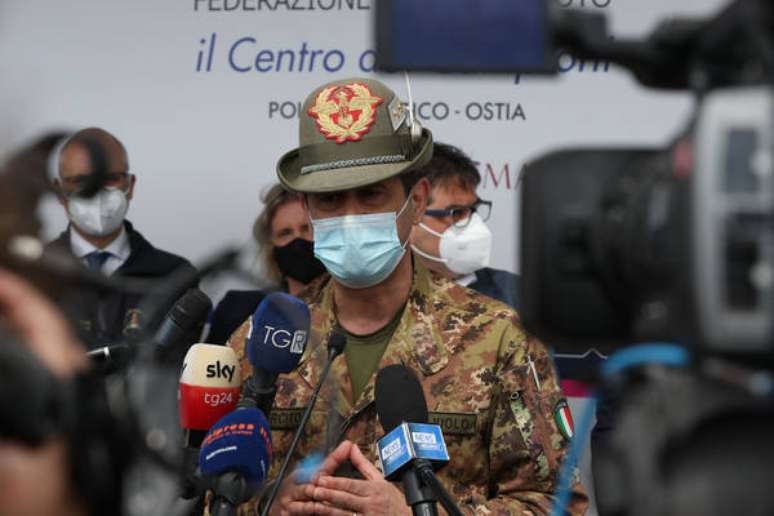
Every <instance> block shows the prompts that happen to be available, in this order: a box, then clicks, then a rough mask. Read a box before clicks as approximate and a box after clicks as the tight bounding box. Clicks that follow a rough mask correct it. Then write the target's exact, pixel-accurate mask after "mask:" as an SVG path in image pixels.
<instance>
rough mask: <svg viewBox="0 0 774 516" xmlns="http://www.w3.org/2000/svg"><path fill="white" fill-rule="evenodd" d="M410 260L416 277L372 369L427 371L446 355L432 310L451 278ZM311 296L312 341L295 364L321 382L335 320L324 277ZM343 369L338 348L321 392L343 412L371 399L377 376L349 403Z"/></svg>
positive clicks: (348, 413) (330, 292)
mask: <svg viewBox="0 0 774 516" xmlns="http://www.w3.org/2000/svg"><path fill="white" fill-rule="evenodd" d="M413 264H414V278H413V283H412V287H411V291H410V292H409V296H408V299H407V301H406V305H405V306H404V308H403V314H402V316H401V318H400V322H398V326H397V327H396V328H395V332H394V333H393V335H392V338H391V339H390V342H389V344H388V345H387V349H386V350H385V352H384V355H383V356H382V359H381V361H380V362H379V366H378V367H377V369H376V370H377V371H378V370H380V369H382V368H383V367H386V366H388V365H392V364H404V365H407V366H408V367H410V368H412V369H416V370H419V371H421V372H422V374H424V375H425V376H429V375H432V374H435V373H437V372H439V371H440V370H442V369H443V368H444V367H445V366H446V364H447V363H448V361H449V358H448V352H447V350H446V347H445V345H444V344H443V339H442V336H441V328H440V324H441V321H440V320H438V318H436V317H435V316H434V312H435V310H436V307H437V303H436V299H435V297H436V295H437V293H438V291H439V288H440V289H442V288H443V286H444V285H446V284H448V285H451V286H453V285H454V284H453V283H452V282H450V281H448V280H445V279H443V278H440V277H434V276H432V275H431V273H430V272H429V271H428V270H427V268H425V267H424V266H423V265H422V264H421V262H420V261H419V260H414V262H413ZM312 297H314V298H316V299H315V300H312V301H311V302H310V305H311V308H312V328H313V333H312V339H311V342H312V343H316V345H314V346H313V347H310V348H309V349H308V352H307V354H306V355H305V357H303V358H302V361H301V363H300V364H299V368H298V372H299V374H300V375H301V377H302V378H303V379H304V380H305V381H306V382H307V383H308V384H309V386H310V387H314V386H315V385H317V383H318V382H319V379H320V378H319V377H320V374H321V373H322V370H323V367H324V364H325V361H326V360H327V343H328V339H329V338H330V335H331V333H332V331H333V328H334V327H335V325H336V317H335V314H334V311H333V286H332V282H331V281H330V280H328V281H326V282H325V283H324V284H323V285H322V288H321V289H320V290H319V291H317V292H316V293H313V294H312ZM347 372H348V371H347V361H346V359H345V357H344V356H343V354H342V355H341V356H339V357H338V358H337V359H336V360H335V361H334V363H333V366H332V367H331V372H330V375H329V379H328V381H327V382H326V387H325V388H324V389H323V394H322V396H323V397H324V398H327V399H328V400H331V401H333V402H334V407H335V408H336V410H337V412H339V413H340V414H341V415H342V416H343V417H349V416H351V415H353V414H357V413H359V412H360V411H362V410H363V409H365V408H366V407H367V406H368V405H370V404H371V403H372V402H373V401H374V387H375V380H376V374H374V375H372V376H371V378H370V379H369V380H368V383H367V384H366V386H365V388H364V389H363V392H362V393H361V395H360V398H359V399H358V400H357V401H356V402H355V403H354V406H353V403H352V385H351V383H350V379H349V375H348V374H347Z"/></svg>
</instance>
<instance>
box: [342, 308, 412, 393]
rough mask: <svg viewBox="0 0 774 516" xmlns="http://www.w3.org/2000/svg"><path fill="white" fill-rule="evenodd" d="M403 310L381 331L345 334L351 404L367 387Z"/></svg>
mask: <svg viewBox="0 0 774 516" xmlns="http://www.w3.org/2000/svg"><path fill="white" fill-rule="evenodd" d="M402 315H403V310H402V309H401V310H398V313H397V314H395V317H393V319H392V321H390V322H388V323H387V325H386V326H384V327H383V328H382V329H381V330H377V331H375V332H374V333H371V334H369V335H355V334H353V333H349V332H346V333H347V346H346V348H344V354H345V355H346V357H347V368H348V369H349V378H350V381H351V382H352V403H353V404H354V403H355V402H357V400H358V398H360V395H361V394H362V393H363V389H365V386H366V385H368V380H369V379H370V378H371V375H372V374H374V372H376V368H377V367H378V366H379V362H380V361H381V360H382V355H384V350H385V349H387V344H389V343H390V339H392V334H393V333H395V328H397V327H398V323H399V322H400V318H401V316H402Z"/></svg>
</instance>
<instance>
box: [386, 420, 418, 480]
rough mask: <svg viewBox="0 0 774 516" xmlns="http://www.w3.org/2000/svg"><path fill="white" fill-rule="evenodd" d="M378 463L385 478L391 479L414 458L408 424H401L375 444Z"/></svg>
mask: <svg viewBox="0 0 774 516" xmlns="http://www.w3.org/2000/svg"><path fill="white" fill-rule="evenodd" d="M377 447H378V449H379V462H380V463H381V465H382V471H383V472H384V477H385V478H388V479H389V478H391V477H392V476H393V475H395V474H396V473H397V472H398V471H399V470H400V469H401V468H403V466H405V465H406V464H408V463H409V462H411V461H412V460H414V459H415V458H416V455H415V454H414V447H413V446H412V444H411V433H410V430H409V426H408V423H401V424H400V425H398V426H396V427H395V428H393V429H392V430H391V431H390V432H389V433H387V434H386V435H385V436H384V437H382V438H381V439H379V441H378V442H377Z"/></svg>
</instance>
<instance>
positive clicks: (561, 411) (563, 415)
mask: <svg viewBox="0 0 774 516" xmlns="http://www.w3.org/2000/svg"><path fill="white" fill-rule="evenodd" d="M554 420H555V421H556V426H557V428H559V431H560V432H561V433H562V435H563V436H564V438H565V439H572V438H573V437H574V436H575V424H574V423H573V422H572V413H571V412H570V406H569V405H567V400H564V399H562V400H559V401H558V402H557V403H556V407H554Z"/></svg>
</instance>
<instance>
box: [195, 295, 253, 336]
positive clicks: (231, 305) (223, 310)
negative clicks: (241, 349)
mask: <svg viewBox="0 0 774 516" xmlns="http://www.w3.org/2000/svg"><path fill="white" fill-rule="evenodd" d="M264 297H266V292H264V291H262V290H229V291H228V292H226V295H225V296H223V299H222V300H221V301H220V303H218V306H216V307H215V310H214V311H213V312H212V320H211V321H210V332H209V334H208V335H207V338H206V339H204V342H207V343H208V344H225V343H226V341H227V340H228V338H229V337H230V336H231V334H232V333H234V331H236V329H237V328H239V326H240V325H241V324H242V323H243V322H245V321H246V320H247V318H248V317H250V316H251V315H253V313H255V309H256V308H258V305H259V304H260V303H261V300H262V299H263V298H264Z"/></svg>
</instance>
